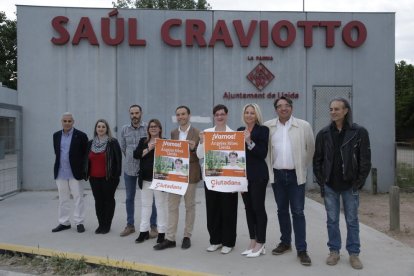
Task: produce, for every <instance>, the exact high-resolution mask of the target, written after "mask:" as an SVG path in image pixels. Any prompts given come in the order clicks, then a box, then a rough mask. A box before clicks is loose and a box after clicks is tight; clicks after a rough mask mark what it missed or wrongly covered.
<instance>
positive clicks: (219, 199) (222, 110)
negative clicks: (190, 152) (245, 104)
mask: <svg viewBox="0 0 414 276" xmlns="http://www.w3.org/2000/svg"><path fill="white" fill-rule="evenodd" d="M227 113H228V109H227V107H226V106H225V105H222V104H219V105H216V106H215V107H214V108H213V116H214V127H212V128H208V129H205V130H204V131H203V132H200V144H199V146H198V147H197V157H198V158H199V159H202V158H204V132H211V131H233V130H232V129H231V128H229V127H228V126H227ZM202 171H203V179H204V178H205V175H204V170H202ZM204 190H205V194H206V209H207V230H208V233H209V234H210V246H209V247H207V251H208V252H213V251H216V250H218V249H219V248H221V253H222V254H228V253H230V252H231V251H232V250H233V247H234V245H235V244H236V235H237V234H236V228H237V203H238V194H237V193H222V192H217V191H210V190H209V189H208V188H207V186H206V185H204Z"/></svg>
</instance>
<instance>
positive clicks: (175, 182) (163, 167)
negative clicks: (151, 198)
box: [150, 139, 190, 195]
mask: <svg viewBox="0 0 414 276" xmlns="http://www.w3.org/2000/svg"><path fill="white" fill-rule="evenodd" d="M189 160H190V148H189V144H188V141H180V140H166V139H157V140H156V142H155V156H154V174H153V179H152V184H151V186H150V189H153V190H157V191H164V192H168V193H173V194H178V195H184V194H185V192H186V191H187V187H188V181H189V180H188V173H189V169H190V163H189Z"/></svg>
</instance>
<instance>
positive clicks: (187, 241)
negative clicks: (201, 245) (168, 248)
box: [181, 237, 191, 249]
mask: <svg viewBox="0 0 414 276" xmlns="http://www.w3.org/2000/svg"><path fill="white" fill-rule="evenodd" d="M190 247H191V240H190V238H188V237H184V239H183V242H182V244H181V248H182V249H188V248H190Z"/></svg>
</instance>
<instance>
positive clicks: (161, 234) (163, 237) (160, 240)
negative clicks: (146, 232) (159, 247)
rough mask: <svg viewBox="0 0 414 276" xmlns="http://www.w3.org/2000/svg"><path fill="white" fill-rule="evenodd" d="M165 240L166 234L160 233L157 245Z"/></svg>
mask: <svg viewBox="0 0 414 276" xmlns="http://www.w3.org/2000/svg"><path fill="white" fill-rule="evenodd" d="M164 240H165V233H158V238H157V243H162V242H163V241H164Z"/></svg>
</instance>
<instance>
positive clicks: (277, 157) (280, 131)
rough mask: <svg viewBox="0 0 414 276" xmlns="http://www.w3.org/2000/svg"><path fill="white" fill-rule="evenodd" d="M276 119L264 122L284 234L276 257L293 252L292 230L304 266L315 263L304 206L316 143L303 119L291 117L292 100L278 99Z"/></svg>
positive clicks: (308, 125)
mask: <svg viewBox="0 0 414 276" xmlns="http://www.w3.org/2000/svg"><path fill="white" fill-rule="evenodd" d="M274 108H275V110H276V114H277V115H278V117H276V118H275V119H273V120H270V121H267V122H265V123H264V125H265V126H267V127H269V130H270V132H269V151H268V154H267V156H268V158H269V159H268V162H269V164H268V166H269V169H270V170H269V176H270V178H269V179H272V175H274V183H273V184H272V188H273V193H274V196H275V200H276V204H277V216H278V219H279V228H280V232H281V237H280V243H279V245H278V246H277V247H276V248H275V249H273V251H272V254H273V255H281V254H283V253H286V252H288V251H291V250H292V246H291V242H292V237H291V236H292V224H291V219H290V213H289V207H290V210H291V212H292V222H293V231H294V234H295V247H296V251H297V256H298V258H299V261H300V263H301V264H302V265H306V266H309V265H311V264H312V262H311V259H310V257H309V255H308V253H307V244H306V221H305V214H304V211H303V210H304V207H305V183H306V173H307V168H308V166H309V165H310V164H311V163H312V157H313V153H314V151H315V141H314V138H313V132H312V127H311V126H310V124H309V123H308V122H306V121H304V120H300V119H298V118H295V117H293V116H292V110H293V106H292V100H291V99H289V98H286V97H280V98H278V99H276V100H275V102H274Z"/></svg>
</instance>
